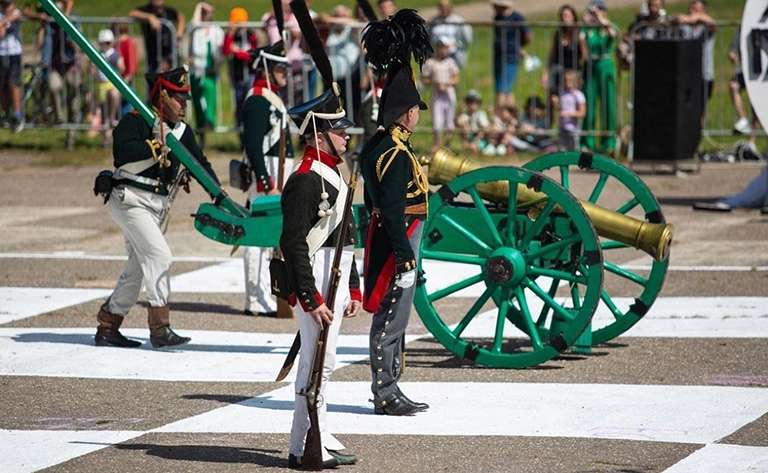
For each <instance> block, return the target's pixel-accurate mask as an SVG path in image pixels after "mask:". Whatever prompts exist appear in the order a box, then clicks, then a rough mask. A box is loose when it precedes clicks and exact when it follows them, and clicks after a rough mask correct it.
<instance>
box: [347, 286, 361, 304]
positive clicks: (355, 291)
mask: <svg viewBox="0 0 768 473" xmlns="http://www.w3.org/2000/svg"><path fill="white" fill-rule="evenodd" d="M349 295H350V297H352V300H353V301H362V300H363V293H362V292H360V288H359V287H350V288H349Z"/></svg>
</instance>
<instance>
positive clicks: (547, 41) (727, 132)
mask: <svg viewBox="0 0 768 473" xmlns="http://www.w3.org/2000/svg"><path fill="white" fill-rule="evenodd" d="M31 23H32V22H26V23H25V24H26V25H27V26H29V25H30V24H31ZM78 23H79V24H80V25H81V27H82V28H83V31H84V32H85V33H86V35H87V36H88V37H90V38H96V36H97V33H98V30H99V29H100V28H102V27H109V26H110V25H114V24H119V23H126V24H129V25H130V27H129V28H130V30H129V33H128V34H129V35H130V36H131V37H134V38H135V37H136V36H138V35H137V34H136V33H137V24H138V23H139V22H137V21H136V20H133V19H131V18H79V19H78ZM34 24H37V25H39V23H38V22H34ZM738 25H739V22H738V21H718V22H717V23H716V26H717V30H716V32H715V34H714V36H713V40H712V41H713V42H712V49H711V50H712V52H713V56H714V57H713V62H714V65H713V67H714V71H715V74H714V75H715V77H714V83H713V89H714V94H713V97H712V98H711V99H710V101H709V107H708V108H707V114H706V121H705V129H704V134H705V137H707V138H708V139H709V137H722V136H731V135H733V123H734V122H735V121H736V119H737V118H738V117H737V116H736V114H735V112H734V110H733V106H731V104H730V102H731V97H730V96H729V94H728V92H729V91H730V82H731V77H732V74H733V69H734V68H733V65H731V64H730V63H729V62H728V55H727V51H728V46H729V44H730V42H731V40H732V38H733V36H734V33H735V31H736V29H737V27H738ZM164 26H165V27H167V28H168V29H169V31H170V32H171V33H172V34H173V36H174V37H175V29H174V25H173V24H171V23H170V22H167V21H165V22H164ZM241 26H242V27H244V28H249V29H252V30H255V31H257V32H258V33H259V37H260V40H259V44H260V45H263V44H265V39H264V34H263V32H264V29H265V27H266V26H267V25H265V24H264V23H262V22H249V23H243V24H241ZM347 26H348V27H349V28H350V29H351V31H348V32H347V33H349V35H350V38H351V39H347V40H348V41H353V42H355V44H359V35H360V32H361V30H362V29H363V27H364V26H365V23H355V24H350V25H347ZM642 26H643V25H638V26H637V28H641V27H642ZM228 27H229V23H227V22H210V23H190V24H188V25H187V28H186V30H185V31H184V34H183V37H182V41H181V48H180V51H176V50H174V51H173V53H172V55H173V58H174V61H175V60H177V56H180V58H178V59H184V60H187V61H194V54H190V53H191V50H190V47H191V45H192V43H193V41H194V39H195V35H196V34H198V33H199V32H201V31H203V30H204V29H205V28H218V29H220V30H221V31H222V32H223V31H224V30H226V29H227V28H228ZM292 27H294V26H293V25H291V24H287V25H286V28H288V29H290V28H292ZM585 27H586V28H590V27H592V28H593V29H594V25H584V24H572V25H563V24H561V23H559V22H527V23H524V24H523V23H494V22H483V23H465V24H458V23H456V24H441V25H438V26H435V27H434V31H433V37H436V36H444V37H449V38H451V37H453V38H456V37H459V33H460V34H461V36H462V37H463V40H464V44H462V45H460V47H459V48H458V50H457V51H452V53H451V54H452V55H453V56H455V57H456V59H457V62H459V63H460V72H459V82H458V84H457V85H456V87H455V89H456V96H457V100H456V102H457V103H456V115H457V116H458V114H459V113H460V112H461V110H462V109H463V108H464V103H463V98H464V97H465V95H466V94H467V93H468V92H469V91H470V90H472V89H474V90H477V91H479V92H480V93H481V95H482V96H483V98H484V99H485V101H484V103H483V108H484V109H485V110H487V111H488V112H489V113H488V116H489V117H492V116H493V115H495V114H494V112H493V108H494V107H493V105H494V102H495V100H496V97H497V93H496V89H497V84H496V82H497V81H498V80H499V79H501V82H504V83H502V84H499V85H501V86H502V88H504V86H506V85H508V84H509V83H513V85H512V87H511V96H512V97H513V98H514V102H515V103H516V104H517V113H518V119H520V118H521V117H522V115H523V114H524V113H525V110H524V105H525V103H526V102H527V101H528V99H529V98H531V97H538V98H539V99H540V100H541V101H542V102H543V103H544V105H545V107H544V113H543V115H544V116H543V117H538V118H539V119H538V120H533V121H534V122H535V121H538V122H539V124H541V123H543V124H544V126H543V127H542V128H541V129H539V130H538V131H537V134H539V135H542V136H549V137H552V138H554V137H556V135H557V134H558V130H557V128H556V127H557V122H558V121H559V120H558V118H557V115H558V112H557V109H558V103H559V96H560V95H561V94H562V91H563V88H564V80H563V79H564V75H565V74H564V73H565V70H566V69H570V68H574V69H576V70H577V72H578V77H579V79H580V82H581V83H580V89H581V90H582V91H584V93H585V95H587V100H588V102H590V103H591V104H593V105H594V107H595V109H596V110H598V113H596V115H598V119H597V123H595V126H594V127H584V126H582V129H581V130H580V132H579V134H580V135H581V136H586V137H595V138H596V139H599V140H603V141H604V142H605V141H606V140H607V142H608V143H610V142H611V140H615V142H616V143H615V145H614V146H609V147H610V148H611V149H618V148H619V147H620V146H621V144H622V143H623V144H626V143H627V137H628V136H631V133H630V132H631V124H632V113H631V112H632V103H633V87H634V80H633V70H632V69H631V67H632V66H630V68H626V67H622V63H623V62H624V61H626V62H628V63H629V64H630V65H631V64H632V63H631V57H632V54H633V53H634V40H633V39H634V37H635V35H634V34H633V33H634V32H636V31H634V32H629V33H628V37H629V42H628V43H627V44H626V46H620V43H621V41H622V37H623V36H624V33H625V32H624V31H619V32H618V37H617V38H616V40H615V41H614V43H613V44H612V45H610V47H609V48H608V49H607V50H606V51H603V53H602V54H598V55H597V57H594V54H592V53H594V52H592V53H590V52H589V51H587V55H589V56H593V57H590V60H588V61H584V58H583V57H581V56H582V55H583V51H582V50H581V46H580V42H581V39H582V38H583V35H584V33H585V32H587V31H589V30H588V29H587V30H585V29H584V28H585ZM343 28H345V27H341V26H338V27H333V28H331V30H330V33H336V34H337V35H338V34H339V31H341V30H342V29H343ZM524 28H527V31H528V33H529V35H530V42H529V43H528V44H522V43H524V42H525V41H524V40H525V39H526V36H527V35H526V34H524ZM669 29H670V33H669V34H670V35H672V36H674V35H677V34H682V33H679V28H674V27H669ZM452 30H453V31H452ZM457 32H458V33H457ZM157 35H158V37H157V40H158V42H159V41H160V40H161V38H160V32H159V31H158V32H157ZM24 37H25V38H27V37H31V35H29V36H27V35H26V34H25V36H24ZM435 39H436V38H435ZM136 43H137V46H138V49H139V51H140V56H141V53H142V52H143V51H145V48H144V47H143V46H144V45H143V44H142V41H141V40H139V41H136ZM172 43H173V45H174V48H175V42H172ZM495 44H498V47H497V52H496V53H495V52H494V48H495ZM574 44H575V45H577V47H573V46H572V45H574ZM569 45H570V46H569ZM520 46H521V47H520ZM627 48H628V50H627ZM620 49H621V50H622V52H623V53H624V54H621V55H620V54H619V53H618V52H617V51H618V50H620ZM179 52H180V53H181V54H178V53H179ZM43 53H44V52H43V51H42V48H38V50H36V51H34V52H30V51H29V50H28V48H27V50H25V57H24V58H25V62H27V60H29V62H27V63H28V64H30V63H31V64H41V63H42V62H43V61H42V60H41V59H38V58H42V55H43ZM218 53H219V54H221V51H220V50H219V51H218ZM627 53H628V54H627ZM330 55H331V60H332V63H333V62H334V60H339V61H341V60H346V62H347V65H348V66H349V67H347V70H346V71H345V72H344V73H343V74H341V75H340V76H339V77H337V80H338V81H339V82H340V83H341V84H342V85H343V87H342V94H343V97H344V99H345V104H355V105H357V104H359V103H360V101H361V99H362V96H363V95H365V94H366V91H365V90H359V88H358V84H359V82H360V81H361V80H362V79H364V78H366V76H367V74H368V71H367V69H366V68H365V66H364V63H363V61H362V53H361V52H359V51H357V54H352V55H350V52H349V50H345V49H343V48H340V49H339V50H337V51H332V52H331V54H330ZM495 55H499V56H501V57H506V58H508V60H507V61H506V64H501V67H499V64H494V56H495ZM350 56H352V57H350ZM145 59H146V58H145ZM158 59H160V58H158ZM221 59H224V58H221ZM294 59H295V60H294V62H293V63H292V68H291V69H292V71H293V78H292V80H290V81H289V85H288V93H287V100H286V104H287V105H288V106H289V107H290V106H293V105H294V104H296V103H298V102H299V101H304V100H307V99H308V98H311V97H314V96H315V95H316V94H317V92H318V90H317V89H319V88H321V87H322V85H321V84H317V82H320V80H319V79H318V78H317V77H316V76H317V73H316V70H315V68H314V65H313V64H312V62H311V59H310V58H309V56H308V55H307V54H302V55H301V56H300V57H298V59H296V58H294ZM601 60H602V61H605V63H606V64H609V65H608V66H605V67H603V70H600V71H599V70H598V69H597V68H596V63H597V62H599V61H601ZM81 62H82V61H81ZM224 62H226V61H225V60H223V61H222V63H221V67H220V68H219V69H218V71H216V72H217V74H215V77H216V94H217V96H218V97H219V100H218V101H217V108H216V126H215V128H214V129H213V131H216V132H231V131H235V130H236V124H235V123H236V122H235V118H234V110H235V109H236V104H235V92H234V88H233V87H232V84H231V81H230V79H229V74H227V72H226V70H227V67H228V66H227V65H226V64H223V63H224ZM611 63H612V64H611ZM513 64H514V67H511V66H512V65H513ZM504 66H510V67H504ZM574 66H575V67H574ZM145 68H146V67H145V66H143V64H140V65H139V74H137V75H138V78H137V79H136V81H135V87H136V89H137V90H139V91H140V92H141V91H143V89H144V88H145V85H144V80H143V78H142V73H143V70H144V69H145ZM80 69H81V80H80V84H82V85H80V86H79V87H75V88H74V89H73V90H70V89H72V87H71V86H70V85H68V86H67V87H63V89H64V92H63V93H64V94H66V93H74V94H75V95H76V96H78V97H79V98H80V104H81V107H82V111H83V113H82V114H81V116H80V117H79V118H80V119H79V120H78V115H77V114H70V115H71V116H69V117H67V119H65V120H62V121H61V123H58V122H56V121H53V122H52V121H51V120H50V116H51V115H50V114H47V115H46V116H47V118H48V119H47V121H46V120H40V121H39V123H38V122H34V121H32V123H30V121H28V127H30V128H50V127H54V126H55V127H59V128H63V129H67V130H98V131H104V130H106V129H108V128H109V122H108V121H104V122H103V123H98V122H97V121H91V122H88V121H87V120H85V117H86V116H87V115H89V114H90V115H91V116H93V114H94V110H95V109H96V108H97V107H94V106H93V104H95V103H98V100H96V99H97V98H98V95H99V94H98V92H99V91H98V88H99V86H98V78H97V76H96V75H95V74H94V73H92V71H90V67H88V65H86V64H82V63H81V64H80ZM45 74H46V72H45V71H40V70H38V68H29V72H28V74H27V76H28V77H27V79H28V80H27V81H25V82H26V83H27V84H31V85H34V87H30V88H29V90H25V97H27V95H29V96H30V97H31V96H34V93H33V92H34V91H35V90H38V95H45V93H42V94H41V93H40V92H39V90H40V89H35V87H47V86H48V84H49V83H50V78H49V77H46V76H45ZM506 74H509V75H510V76H506ZM598 74H600V76H599V77H598ZM511 75H514V80H505V79H512V77H511ZM497 76H498V78H497ZM30 77H31V78H34V77H37V78H38V81H37V82H36V83H35V82H33V81H31V80H29V79H30ZM606 77H610V78H611V80H613V81H614V89H613V93H611V92H609V91H607V89H608V88H607V87H605V84H601V83H599V82H600V81H605V80H607V79H606ZM251 80H252V79H251ZM54 82H55V81H54ZM73 82H74V83H75V84H76V83H77V81H76V80H75V81H73ZM312 84H314V87H315V88H314V90H311V85H312ZM430 89H431V88H430V87H429V86H422V91H423V92H424V98H425V101H427V103H429V102H430V100H431V98H432V97H431V95H432V93H431V90H430ZM358 94H359V95H358ZM611 95H613V97H611ZM63 103H67V104H69V103H70V100H69V98H65V99H64V100H63ZM86 103H90V104H91V106H90V107H85V106H83V104H86ZM745 103H748V102H746V101H745ZM607 104H611V105H612V107H606V105H607ZM600 107H603V108H602V109H600ZM60 109H61V107H59V110H60ZM353 109H354V107H350V106H348V107H347V110H348V113H349V116H350V118H351V119H353V120H354V119H355V117H354V114H353ZM611 109H613V113H612V114H610V113H600V112H609V111H611ZM607 114H609V115H612V116H613V118H614V120H613V121H614V123H610V120H606V115H607ZM56 115H58V116H59V117H61V113H58V114H54V116H56ZM430 115H431V114H429V113H428V114H427V117H426V119H425V120H423V121H422V123H421V126H420V127H419V128H418V129H417V130H416V131H417V132H427V133H428V132H430V131H431V126H432V120H431V117H430ZM529 118H530V117H529ZM606 125H610V126H606ZM353 132H361V130H360V129H354V130H353ZM760 133H762V132H758V131H753V134H760ZM598 137H599V138H598ZM714 145H717V143H714Z"/></svg>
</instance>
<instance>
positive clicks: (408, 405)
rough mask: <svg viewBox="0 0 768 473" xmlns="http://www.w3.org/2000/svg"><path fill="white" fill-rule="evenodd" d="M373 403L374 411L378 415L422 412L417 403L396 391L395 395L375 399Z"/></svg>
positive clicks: (401, 414) (408, 414)
mask: <svg viewBox="0 0 768 473" xmlns="http://www.w3.org/2000/svg"><path fill="white" fill-rule="evenodd" d="M373 404H374V412H375V413H376V414H377V415H387V416H412V415H414V414H416V413H418V412H421V409H419V408H418V406H416V404H414V403H412V402H409V401H408V399H407V398H406V397H405V396H402V395H401V393H395V395H394V396H392V397H390V398H389V399H384V400H380V399H374V400H373Z"/></svg>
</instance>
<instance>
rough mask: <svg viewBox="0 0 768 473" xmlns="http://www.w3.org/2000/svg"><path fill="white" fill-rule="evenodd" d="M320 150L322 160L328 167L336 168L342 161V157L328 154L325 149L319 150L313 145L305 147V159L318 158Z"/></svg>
mask: <svg viewBox="0 0 768 473" xmlns="http://www.w3.org/2000/svg"><path fill="white" fill-rule="evenodd" d="M318 151H319V152H320V162H321V163H323V164H325V165H326V166H328V167H331V168H335V167H336V166H338V165H339V163H341V158H340V157H338V156H334V155H332V154H328V153H326V152H325V151H323V150H319V149H317V148H315V147H313V146H307V147H305V148H304V160H305V161H307V160H309V161H315V160H317V153H318Z"/></svg>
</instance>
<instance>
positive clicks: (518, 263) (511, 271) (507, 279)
mask: <svg viewBox="0 0 768 473" xmlns="http://www.w3.org/2000/svg"><path fill="white" fill-rule="evenodd" d="M485 272H486V274H487V275H488V281H489V282H491V283H493V284H498V285H499V286H506V287H510V286H514V285H517V284H518V283H520V281H521V280H522V279H523V277H525V258H523V255H522V254H521V253H520V252H519V251H517V250H516V249H514V248H506V247H505V248H499V249H497V250H496V251H494V252H493V253H491V257H490V258H488V261H487V262H486V263H485Z"/></svg>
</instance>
